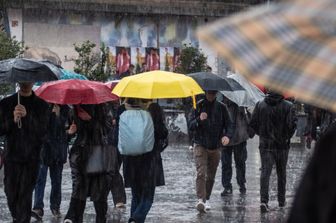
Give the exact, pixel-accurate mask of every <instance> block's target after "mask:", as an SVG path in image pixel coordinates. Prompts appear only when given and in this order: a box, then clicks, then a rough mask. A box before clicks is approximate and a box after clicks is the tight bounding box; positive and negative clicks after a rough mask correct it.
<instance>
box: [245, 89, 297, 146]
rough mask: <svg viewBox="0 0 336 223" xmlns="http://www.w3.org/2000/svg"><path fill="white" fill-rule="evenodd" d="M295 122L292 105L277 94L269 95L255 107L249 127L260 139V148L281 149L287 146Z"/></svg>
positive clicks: (293, 130) (294, 127)
mask: <svg viewBox="0 0 336 223" xmlns="http://www.w3.org/2000/svg"><path fill="white" fill-rule="evenodd" d="M296 120H297V118H296V115H295V110H294V106H293V104H292V103H291V102H289V101H286V100H284V98H283V96H281V95H279V94H276V93H270V94H268V95H267V96H266V98H265V99H264V100H262V101H261V102H258V103H257V105H256V106H255V108H254V111H253V114H252V118H251V122H250V126H251V128H252V129H253V130H254V131H255V133H256V134H257V135H259V137H260V147H264V146H266V147H269V148H270V147H273V146H275V147H276V148H278V149H281V148H282V149H283V148H288V146H289V140H290V138H291V137H292V136H293V134H294V132H295V129H296ZM271 144H272V146H270V145H271Z"/></svg>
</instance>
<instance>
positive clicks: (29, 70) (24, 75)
mask: <svg viewBox="0 0 336 223" xmlns="http://www.w3.org/2000/svg"><path fill="white" fill-rule="evenodd" d="M61 74H62V73H61V70H60V68H59V67H57V66H55V65H54V64H52V63H51V62H48V61H36V60H30V59H22V58H14V59H8V60H2V61H0V82H37V81H42V82H43V81H53V80H57V79H58V78H59V77H60V76H61Z"/></svg>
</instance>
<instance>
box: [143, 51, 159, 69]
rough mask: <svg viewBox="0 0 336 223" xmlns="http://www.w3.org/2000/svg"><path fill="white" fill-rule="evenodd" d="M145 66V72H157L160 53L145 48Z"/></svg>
mask: <svg viewBox="0 0 336 223" xmlns="http://www.w3.org/2000/svg"><path fill="white" fill-rule="evenodd" d="M146 65H147V70H148V71H152V70H159V69H160V51H159V49H157V48H154V47H147V48H146Z"/></svg>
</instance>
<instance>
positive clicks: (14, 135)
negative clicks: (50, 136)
mask: <svg viewBox="0 0 336 223" xmlns="http://www.w3.org/2000/svg"><path fill="white" fill-rule="evenodd" d="M32 87H33V83H27V82H26V83H20V90H19V92H18V93H16V94H14V95H12V96H9V97H7V98H4V99H3V100H1V101H0V135H4V136H5V164H4V174H5V178H4V185H5V193H6V196H7V202H8V207H9V210H10V212H11V215H12V217H13V221H14V222H30V216H31V206H32V196H33V190H34V187H35V184H36V179H37V176H38V170H39V160H40V151H41V146H42V144H43V143H44V140H45V138H46V132H47V128H48V120H49V115H50V110H49V106H48V104H47V103H46V102H45V101H43V100H42V99H40V98H38V97H36V96H35V93H34V92H33V91H32ZM18 94H19V97H20V104H18ZM19 123H21V128H20V127H19V126H18V124H19Z"/></svg>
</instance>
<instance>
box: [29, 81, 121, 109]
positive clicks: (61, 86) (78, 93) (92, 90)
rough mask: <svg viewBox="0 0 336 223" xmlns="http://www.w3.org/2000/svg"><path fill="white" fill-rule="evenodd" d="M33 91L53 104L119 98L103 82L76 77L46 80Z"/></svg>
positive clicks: (84, 102)
mask: <svg viewBox="0 0 336 223" xmlns="http://www.w3.org/2000/svg"><path fill="white" fill-rule="evenodd" d="M35 93H36V95H37V96H39V97H40V98H42V99H44V100H45V101H47V102H50V103H55V104H100V103H104V102H108V101H114V100H118V99H119V98H118V96H116V95H114V94H112V93H111V89H110V88H109V87H108V86H106V85H105V84H104V83H101V82H97V81H89V80H77V79H70V80H58V81H53V82H48V83H45V84H43V85H42V86H41V87H39V88H38V89H37V90H36V92H35Z"/></svg>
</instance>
